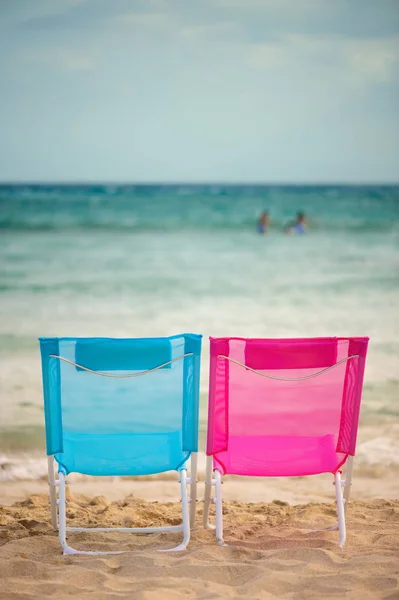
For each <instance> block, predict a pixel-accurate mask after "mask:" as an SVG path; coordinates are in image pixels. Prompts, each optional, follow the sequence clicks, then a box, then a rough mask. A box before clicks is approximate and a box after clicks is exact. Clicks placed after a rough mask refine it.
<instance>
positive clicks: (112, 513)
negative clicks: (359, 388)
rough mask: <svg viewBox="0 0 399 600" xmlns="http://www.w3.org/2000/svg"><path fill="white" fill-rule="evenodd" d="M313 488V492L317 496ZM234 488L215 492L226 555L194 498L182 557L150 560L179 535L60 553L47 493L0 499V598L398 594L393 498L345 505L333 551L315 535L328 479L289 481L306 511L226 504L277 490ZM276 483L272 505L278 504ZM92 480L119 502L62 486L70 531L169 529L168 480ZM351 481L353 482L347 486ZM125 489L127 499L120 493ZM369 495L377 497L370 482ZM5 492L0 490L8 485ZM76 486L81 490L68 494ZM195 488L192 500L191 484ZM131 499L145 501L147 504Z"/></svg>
mask: <svg viewBox="0 0 399 600" xmlns="http://www.w3.org/2000/svg"><path fill="white" fill-rule="evenodd" d="M317 481H318V482H319V483H320V484H321V485H320V490H319V492H318V496H317V495H316V494H315V490H316V489H317ZM37 483H38V482H35V484H37ZM245 483H246V482H245V481H244V483H243V479H239V478H230V479H229V480H227V481H226V485H225V486H224V488H225V497H226V502H225V504H224V515H225V516H224V521H225V538H226V542H227V544H228V546H227V547H224V548H222V547H219V546H218V545H217V544H216V541H215V537H214V533H213V531H205V530H203V529H202V527H201V515H202V502H199V503H198V513H197V528H196V529H195V530H194V531H193V532H192V538H191V542H190V545H189V548H188V550H187V551H185V552H181V553H171V554H167V553H166V554H164V553H159V552H157V549H161V548H168V547H172V546H173V545H174V544H176V543H177V542H178V540H179V534H172V535H171V534H169V535H165V534H163V535H152V536H132V535H129V534H121V533H111V534H105V533H97V534H91V533H74V534H70V537H69V539H70V541H71V543H72V544H73V545H74V546H75V547H76V548H78V549H89V550H100V551H105V550H107V551H115V550H121V549H122V550H126V551H128V552H127V553H126V554H121V555H114V556H112V555H108V556H98V557H90V556H75V557H63V556H62V555H61V551H60V546H59V542H58V537H57V533H56V532H54V531H53V530H52V528H51V525H50V513H49V505H48V498H47V495H46V493H39V494H33V495H31V496H29V497H28V498H25V499H24V500H20V501H19V502H15V503H14V504H13V505H9V502H7V498H5V497H3V498H2V501H3V503H4V502H5V503H6V504H3V505H2V506H1V507H0V543H1V547H0V579H1V581H2V586H1V591H0V598H1V599H2V600H3V599H4V600H6V599H7V600H14V599H18V600H20V599H21V598H24V599H27V600H30V599H32V600H33V599H35V598H43V597H44V596H51V595H54V596H55V595H56V596H57V598H70V597H71V596H72V595H74V596H75V597H76V598H79V599H80V598H82V599H86V598H96V599H99V600H101V599H102V598H107V599H108V598H129V599H143V600H144V599H145V600H151V599H153V598H154V599H155V598H156V599H158V598H162V599H163V600H168V599H169V598H170V599H175V598H185V599H191V598H204V599H211V598H212V599H222V598H240V597H245V598H253V599H255V598H256V599H258V598H259V599H262V600H265V599H269V598H284V599H302V598H315V599H316V598H317V599H319V598H345V599H359V600H367V599H370V600H374V599H377V598H381V599H384V600H395V599H398V598H399V585H398V574H399V501H398V500H395V499H391V500H381V499H372V500H367V501H358V500H356V499H355V500H354V501H353V502H351V504H350V507H349V510H348V519H347V521H348V538H347V543H346V545H345V547H344V549H342V550H341V549H340V548H339V546H338V535H337V532H335V531H316V529H318V528H326V527H329V526H331V525H333V524H334V522H335V506H334V503H333V501H332V498H333V493H332V492H333V490H331V487H332V486H331V478H329V480H327V478H326V479H323V478H308V479H303V480H302V479H300V480H298V497H300V496H301V494H302V498H303V499H306V492H307V494H308V495H307V500H305V501H306V504H297V505H290V504H288V503H287V502H286V501H284V500H281V499H279V500H274V501H270V502H267V503H266V502H264V503H261V502H254V503H248V502H245V501H237V500H232V499H231V498H242V497H245V496H246V497H248V495H251V496H252V497H254V498H255V499H256V500H258V499H259V495H260V490H261V487H260V486H261V484H262V487H263V491H264V495H265V497H266V498H270V497H271V496H272V495H273V494H276V496H277V494H278V492H279V490H278V488H277V482H276V480H271V481H270V482H264V481H263V482H261V481H260V480H255V481H254V482H249V481H248V484H247V485H245ZM269 483H270V485H268V484H269ZM282 483H283V482H282V481H280V493H279V497H280V498H281V497H288V496H287V494H288V492H287V493H286V494H284V486H283V485H281V484H282ZM41 484H43V486H44V485H45V483H44V482H40V485H41ZM103 484H104V485H103V490H104V489H105V491H106V492H107V493H108V495H109V496H111V497H113V498H118V499H114V500H110V499H107V498H106V496H104V495H97V496H93V492H95V491H96V488H95V487H93V485H95V484H91V483H90V482H88V481H81V482H75V483H74V485H73V486H70V488H73V492H71V491H69V502H68V509H67V510H68V513H67V514H68V518H69V520H70V524H72V523H73V525H74V526H79V525H81V526H90V527H95V526H99V525H103V526H125V527H126V526H149V525H161V524H177V523H179V521H180V505H179V503H178V502H176V500H178V496H177V495H176V494H177V493H178V486H177V485H176V483H175V482H174V481H173V479H166V480H156V479H155V480H151V481H143V480H142V481H136V482H133V481H131V480H124V481H123V482H120V481H105V482H103ZM18 485H19V486H20V487H19V490H20V492H19V493H20V496H21V497H22V496H23V495H26V492H27V490H28V489H29V482H26V486H27V487H26V489H25V491H24V489H23V486H22V487H21V482H19V484H18ZM359 485H360V486H361V485H362V484H361V478H360V480H358V481H357V482H356V486H359ZM129 487H130V489H131V490H134V495H133V494H130V495H128V496H125V497H122V496H123V494H125V493H126V491H127V490H128V489H129ZM291 487H292V482H291ZM11 488H12V486H11ZM372 488H373V490H374V492H375V493H376V492H377V489H378V488H377V486H376V485H374V486H372ZM7 489H8V492H7V493H9V489H10V486H9V485H7ZM97 489H99V488H97ZM112 489H114V492H113V494H112V493H111V490H112ZM287 489H288V488H287ZM356 489H357V490H358V489H359V487H357V488H356ZM76 490H78V491H81V490H85V491H86V492H88V493H87V495H82V494H81V493H78V494H76V495H75V492H76ZM268 490H269V491H268ZM385 491H386V492H387V493H388V495H391V497H392V498H393V497H394V488H393V487H392V493H391V494H390V493H389V491H388V490H387V489H386V490H385ZM199 492H200V494H201V493H202V487H201V486H200V490H199ZM312 494H314V495H313V497H315V498H317V497H321V498H323V497H324V501H323V502H312V501H309V499H311V498H312ZM156 495H157V496H158V497H162V498H163V500H164V501H162V502H151V503H149V502H148V498H152V497H155V496H156ZM355 495H356V496H358V495H359V494H355ZM15 496H16V492H15V490H14V497H15ZM139 496H146V497H147V500H143V499H141V498H140V497H139ZM370 496H371V495H370ZM370 496H369V497H370ZM10 499H11V495H10V494H9V495H8V500H10ZM7 504H8V505H7Z"/></svg>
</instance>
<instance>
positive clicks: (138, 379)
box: [40, 334, 202, 475]
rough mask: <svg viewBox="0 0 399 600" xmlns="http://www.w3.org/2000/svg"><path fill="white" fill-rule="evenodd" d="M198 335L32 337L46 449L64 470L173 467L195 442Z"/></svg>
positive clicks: (143, 471)
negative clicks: (38, 363) (35, 339)
mask: <svg viewBox="0 0 399 600" xmlns="http://www.w3.org/2000/svg"><path fill="white" fill-rule="evenodd" d="M201 339H202V336H200V335H195V334H181V335H177V336H172V337H168V338H147V339H112V338H40V350H41V355H42V374H43V392H44V409H45V424H46V447H47V454H48V455H54V456H55V458H56V460H57V462H58V463H59V465H60V467H61V468H62V470H63V471H64V472H65V473H66V474H67V473H70V472H78V473H85V474H88V475H148V474H151V473H160V472H162V471H167V470H172V469H179V468H180V467H181V466H183V465H184V463H185V461H186V460H187V459H188V458H189V456H190V454H191V452H196V451H197V450H198V412H199V381H200V354H201Z"/></svg>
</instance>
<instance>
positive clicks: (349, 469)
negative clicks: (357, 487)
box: [344, 456, 353, 514]
mask: <svg viewBox="0 0 399 600" xmlns="http://www.w3.org/2000/svg"><path fill="white" fill-rule="evenodd" d="M352 475H353V456H349V457H348V460H347V462H346V472H345V485H344V509H345V514H346V511H347V510H348V504H349V497H350V493H351V486H352Z"/></svg>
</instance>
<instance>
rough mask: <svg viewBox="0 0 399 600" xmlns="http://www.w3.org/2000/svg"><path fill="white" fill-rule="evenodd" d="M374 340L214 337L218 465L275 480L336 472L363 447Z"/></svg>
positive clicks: (210, 449)
mask: <svg viewBox="0 0 399 600" xmlns="http://www.w3.org/2000/svg"><path fill="white" fill-rule="evenodd" d="M367 344H368V338H313V339H279V340H270V339H263V340H262V339H243V338H210V348H211V360H210V379H209V381H210V384H209V385H210V390H209V415H208V440H207V454H208V455H210V456H211V455H213V457H214V466H215V468H217V469H219V470H220V471H221V472H222V473H223V474H226V473H230V474H237V475H254V476H271V477H278V476H297V475H312V474H317V473H326V472H331V473H335V472H336V471H337V470H338V469H339V468H340V467H341V465H342V464H343V463H344V462H345V460H346V459H347V457H348V455H354V453H355V449H356V436H357V429H358V421H359V411H360V401H361V393H362V386H363V375H364V367H365V359H366V353H367ZM353 355H356V358H351V359H349V360H346V361H345V360H344V359H347V358H348V357H350V356H353ZM225 357H226V358H225ZM234 361H236V362H234ZM340 361H343V362H342V363H340ZM237 363H239V364H237ZM338 363H340V364H338ZM243 365H244V366H243ZM331 367H332V368H331ZM251 369H252V370H251ZM323 369H328V370H326V371H324V372H322V373H320V374H318V375H317V376H315V377H312V378H310V379H303V378H304V377H308V376H309V375H314V374H316V373H319V372H320V371H322V370H323ZM254 371H256V372H254ZM261 374H263V375H268V376H272V377H277V378H281V379H283V380H274V379H269V378H266V377H262V376H261ZM295 380H296V381H295Z"/></svg>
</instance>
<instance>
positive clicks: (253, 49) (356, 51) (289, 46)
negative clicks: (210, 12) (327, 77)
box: [248, 34, 399, 83]
mask: <svg viewBox="0 0 399 600" xmlns="http://www.w3.org/2000/svg"><path fill="white" fill-rule="evenodd" d="M248 57H249V62H250V64H251V65H252V66H253V67H256V68H259V69H275V68H287V67H294V66H297V67H298V68H305V69H307V70H310V69H312V68H317V69H320V70H326V71H328V72H334V71H338V72H340V73H341V74H345V73H346V74H348V75H350V76H351V77H353V78H354V82H355V83H381V82H388V81H392V80H394V79H396V78H398V76H399V74H398V69H397V67H398V64H399V37H393V38H390V39H377V40H363V39H347V38H345V37H342V36H320V35H317V36H313V35H299V34H285V35H282V36H281V37H280V39H279V40H278V41H276V42H272V43H263V44H250V45H249V46H248Z"/></svg>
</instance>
